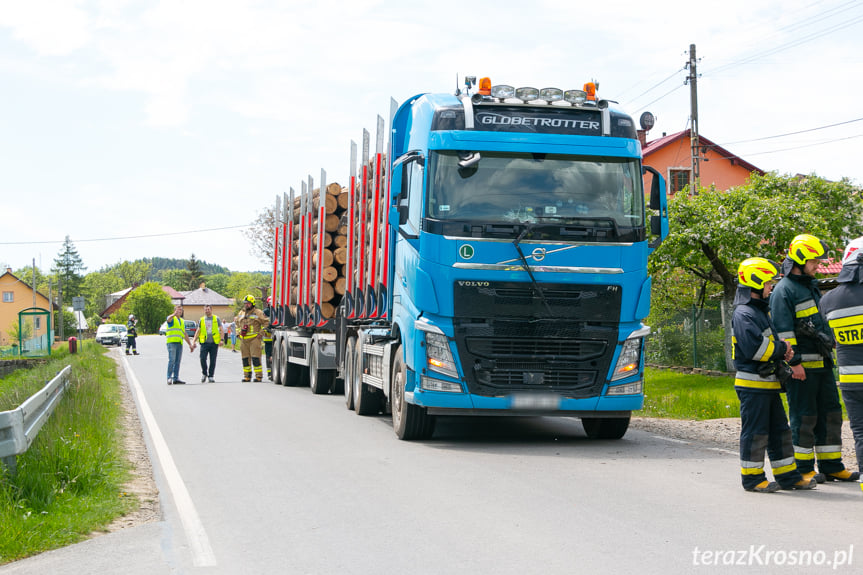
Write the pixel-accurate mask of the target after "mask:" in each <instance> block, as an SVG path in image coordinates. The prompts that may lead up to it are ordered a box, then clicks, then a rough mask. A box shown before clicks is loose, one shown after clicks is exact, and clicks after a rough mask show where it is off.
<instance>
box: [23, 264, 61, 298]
mask: <svg viewBox="0 0 863 575" xmlns="http://www.w3.org/2000/svg"><path fill="white" fill-rule="evenodd" d="M13 273H14V274H15V277H17V278H18V279H19V280H21V281H22V282H24V283H25V284H27V285H29V286H30V287H31V288H32V287H33V286H34V285H35V286H36V291H38V292H39V293H41V294H42V295H46V296H47V295H48V276H46V275H45V274H43V273H42V270H40V269H39V268H36V273H35V276H36V277H35V280H34V279H33V276H34V273H33V266H28V267H24V268H21V269H19V270H15V272H13ZM56 287H57V285H56V283H55V285H54V288H55V289H56Z"/></svg>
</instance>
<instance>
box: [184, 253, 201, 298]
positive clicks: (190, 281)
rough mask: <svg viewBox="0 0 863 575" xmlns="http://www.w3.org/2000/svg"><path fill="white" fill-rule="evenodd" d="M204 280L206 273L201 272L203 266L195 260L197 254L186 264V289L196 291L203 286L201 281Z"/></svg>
mask: <svg viewBox="0 0 863 575" xmlns="http://www.w3.org/2000/svg"><path fill="white" fill-rule="evenodd" d="M202 279H204V272H202V271H201V266H200V265H198V260H196V259H195V254H192V257H190V258H189V261H188V262H186V275H185V280H186V289H187V290H196V289H198V287H200V285H201V280H202Z"/></svg>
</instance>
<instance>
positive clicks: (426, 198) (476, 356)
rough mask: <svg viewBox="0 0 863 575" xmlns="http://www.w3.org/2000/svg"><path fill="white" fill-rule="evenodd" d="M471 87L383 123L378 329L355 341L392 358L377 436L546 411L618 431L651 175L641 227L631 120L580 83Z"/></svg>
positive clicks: (625, 421)
mask: <svg viewBox="0 0 863 575" xmlns="http://www.w3.org/2000/svg"><path fill="white" fill-rule="evenodd" d="M484 81H485V82H484V85H483V83H481V88H483V89H482V90H481V93H476V94H473V95H471V94H470V93H469V91H466V93H458V94H455V95H453V94H422V95H418V96H415V97H413V98H411V99H409V100H408V101H406V102H405V103H404V104H403V105H401V107H399V108H398V110H397V112H396V113H395V115H394V117H393V119H392V134H391V143H390V157H389V158H388V161H389V164H388V166H387V168H388V171H389V177H390V178H391V183H390V187H389V189H390V198H389V200H390V201H389V205H390V209H389V215H388V221H389V227H388V241H389V244H390V246H391V249H389V252H388V253H389V266H388V268H387V269H388V270H389V274H390V276H389V282H388V285H389V286H391V288H390V290H389V291H388V302H387V308H388V310H389V322H390V324H389V325H387V326H383V327H381V326H378V328H377V329H378V330H379V333H378V335H379V336H380V337H379V339H377V340H376V339H375V332H374V329H375V328H374V327H371V326H370V329H369V333H368V334H366V336H365V337H361V339H364V340H365V341H367V342H370V343H369V344H367V346H366V348H367V349H371V347H373V346H374V345H375V344H374V343H373V342H374V341H384V342H385V343H384V344H383V345H385V346H387V352H386V353H383V354H380V355H381V357H384V358H387V359H388V360H389V361H391V362H393V364H394V365H393V368H392V369H391V371H390V373H387V371H388V370H387V369H382V370H381V371H380V378H379V379H387V378H388V376H391V381H390V382H389V385H387V384H386V383H384V384H383V385H382V386H381V387H382V390H383V391H384V392H385V395H387V396H388V398H389V402H390V405H391V409H392V412H393V424H394V428H395V430H396V433H397V434H398V435H399V437H401V438H403V439H411V438H422V437H428V436H430V435H431V433H432V432H433V429H434V417H435V416H436V415H458V414H465V415H468V414H469V415H477V414H480V415H483V414H487V415H516V414H531V415H534V414H544V415H548V414H553V415H561V416H577V417H581V418H582V422H583V424H584V428H585V431H586V432H587V434H588V435H589V436H591V437H599V438H619V437H622V436H623V435H624V434H625V432H626V430H627V427H628V425H629V420H630V415H631V412H632V411H633V410H638V409H641V408H642V406H643V400H644V395H643V373H644V354H643V351H644V340H645V337H646V336H647V335H648V334H649V332H650V330H649V328H648V327H647V326H645V325H644V324H643V323H642V322H643V320H644V318H645V317H646V316H647V314H648V312H649V310H650V285H651V282H650V277H649V276H648V274H647V259H648V256H649V254H650V253H651V251H652V250H653V249H655V247H656V246H657V245H658V244H659V242H661V240H662V239H663V238H664V237H665V236H666V235H667V233H668V217H667V208H666V200H665V188H664V182H663V181H662V178H661V177H660V176H659V174H658V173H656V172H653V173H652V178H651V180H652V186H651V192H650V194H649V196H650V199H649V205H650V208H652V211H653V212H654V215H652V216H648V211H647V209H646V208H647V206H645V192H644V185H643V168H642V163H641V145H640V143H639V141H638V139H637V135H636V127H635V124H634V123H633V120H632V118H630V117H629V116H628V115H626V114H625V113H623V112H622V111H620V110H619V109H618V108H617V107H616V106H615V104H614V103H613V102H609V101H604V100H596V99H590V98H591V96H592V95H593V94H592V88H593V86H592V85H588V86H585V88H586V89H585V90H570V91H567V92H566V93H564V92H563V91H562V90H554V89H548V90H544V91H543V92H542V93H541V94H540V92H539V91H536V90H533V91H531V90H532V89H519V90H515V89H513V88H511V87H509V86H502V87H501V86H494V87H490V86H489V82H488V81H487V80H485V79H484ZM648 169H649V168H648ZM361 361H362V360H361ZM359 365H366V363H365V362H362V363H360V364H359ZM357 369H358V368H355V370H354V371H356V370H357ZM357 390H358V391H360V392H361V391H362V384H361V385H360V388H357Z"/></svg>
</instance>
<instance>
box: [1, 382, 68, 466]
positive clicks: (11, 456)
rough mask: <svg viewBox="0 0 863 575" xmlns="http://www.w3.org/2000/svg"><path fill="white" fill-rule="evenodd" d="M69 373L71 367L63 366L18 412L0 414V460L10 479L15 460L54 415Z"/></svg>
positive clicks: (15, 410) (15, 463) (15, 464)
mask: <svg viewBox="0 0 863 575" xmlns="http://www.w3.org/2000/svg"><path fill="white" fill-rule="evenodd" d="M71 371H72V366H70V365H67V366H66V367H64V368H63V371H61V372H60V373H58V374H57V377H55V378H54V379H52V380H51V381H49V382H48V384H47V385H46V386H45V387H43V388H42V389H41V390H39V391H37V392H36V393H34V394H33V395H32V396H30V398H29V399H28V400H27V401H25V402H24V403H22V404H21V406H20V407H19V408H18V409H13V410H11V411H0V459H2V460H3V463H4V464H5V465H6V467H7V468H8V469H9V472H10V473H12V474H13V475H14V474H15V472H16V470H17V459H16V458H17V456H18V455H21V454H22V453H24V452H25V451H27V449H28V448H29V447H30V445H31V444H32V443H33V440H34V439H36V435H38V433H39V430H40V429H42V426H43V425H45V421H47V420H48V417H49V416H50V415H51V414H52V413H53V412H54V408H55V407H57V404H58V403H59V402H60V398H61V397H62V396H63V392H64V391H65V390H66V386H67V385H68V383H69V373H70V372H71Z"/></svg>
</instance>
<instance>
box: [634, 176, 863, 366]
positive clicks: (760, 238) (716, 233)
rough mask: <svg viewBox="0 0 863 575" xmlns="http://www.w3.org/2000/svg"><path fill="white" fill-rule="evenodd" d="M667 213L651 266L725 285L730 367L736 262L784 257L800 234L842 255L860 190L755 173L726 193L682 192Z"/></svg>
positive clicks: (852, 231)
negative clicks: (665, 230)
mask: <svg viewBox="0 0 863 575" xmlns="http://www.w3.org/2000/svg"><path fill="white" fill-rule="evenodd" d="M668 213H669V223H670V225H669V227H670V233H669V235H668V237H667V238H666V239H665V241H664V242H663V244H662V245H661V246H660V247H659V248H658V249H657V250H656V252H655V253H654V254H653V256H652V258H651V262H650V269H651V273H652V274H653V275H655V276H657V277H664V276H667V275H668V274H670V273H671V272H672V271H674V270H676V269H682V270H685V271H686V272H687V273H688V274H690V276H692V278H693V279H697V280H699V281H700V282H703V283H704V284H705V285H706V286H708V287H707V289H710V287H709V286H710V285H711V284H712V285H714V286H715V287H714V288H713V289H719V290H720V291H721V293H722V299H723V311H724V314H723V323H724V324H725V327H726V330H725V332H726V339H725V341H726V358H727V361H726V363H727V365H728V368H729V370H730V369H731V361H730V349H731V348H730V337H731V335H730V334H731V330H730V329H728V327H729V326H728V323H727V322H728V321H730V313H728V312H730V309H731V302H732V300H733V299H734V293H735V291H736V289H737V265H738V264H739V263H740V262H741V261H742V260H743V259H745V258H747V257H750V256H762V257H766V258H769V259H772V260H775V261H777V262H779V263H781V261H782V259H784V254H785V251H786V250H787V247H788V244H790V243H791V240H792V239H793V238H794V236H796V235H798V234H801V233H810V234H813V235H815V236H818V237H819V238H821V239H822V240H824V241H825V242H826V243H827V244H828V246H829V247H830V248H831V250H830V253H831V255H832V257H834V258H837V259H838V258H841V254H842V250H843V248H844V246H845V244H846V243H847V241H848V240H849V239H851V238H852V237H856V236H857V235H859V231H860V230H859V226H860V222H861V221H863V195H861V189H859V188H857V187H855V186H853V185H852V184H851V182H850V181H849V180H847V179H843V180H841V181H839V182H829V181H827V180H824V179H822V178H819V177H817V176H815V175H811V176H806V177H797V176H789V175H785V176H780V175H777V174H776V173H768V174H764V175H758V174H752V176H751V177H750V181H749V183H748V184H747V185H745V186H740V187H738V188H732V189H731V190H728V191H727V192H724V191H720V190H717V189H715V188H714V187H710V188H705V189H701V190H700V191H699V193H698V194H697V195H692V196H690V195H687V194H684V193H679V194H677V195H676V196H675V197H674V198H673V199H672V200H671V201H670V202H669V207H668Z"/></svg>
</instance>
